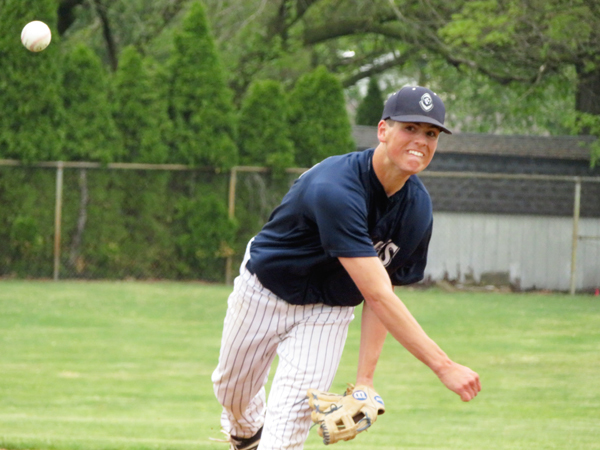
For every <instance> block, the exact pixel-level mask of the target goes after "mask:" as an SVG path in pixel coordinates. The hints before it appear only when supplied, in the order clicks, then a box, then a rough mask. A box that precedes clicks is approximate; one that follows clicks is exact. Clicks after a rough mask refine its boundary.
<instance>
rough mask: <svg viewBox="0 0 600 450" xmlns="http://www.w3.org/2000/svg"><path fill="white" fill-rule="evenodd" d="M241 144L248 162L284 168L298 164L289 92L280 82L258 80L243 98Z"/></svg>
mask: <svg viewBox="0 0 600 450" xmlns="http://www.w3.org/2000/svg"><path fill="white" fill-rule="evenodd" d="M239 117H240V119H239V124H240V125H239V138H238V146H239V149H240V162H241V164H244V165H261V166H263V165H266V166H270V167H272V168H273V169H276V170H281V169H285V168H286V167H291V166H293V165H294V149H293V144H292V141H291V139H290V130H289V123H288V121H287V117H288V104H287V96H286V94H285V92H284V90H283V87H282V85H281V83H280V82H278V81H274V80H262V81H256V82H254V83H253V84H251V85H250V87H249V89H248V94H247V95H246V97H245V98H244V100H243V102H242V107H241V110H240V116H239Z"/></svg>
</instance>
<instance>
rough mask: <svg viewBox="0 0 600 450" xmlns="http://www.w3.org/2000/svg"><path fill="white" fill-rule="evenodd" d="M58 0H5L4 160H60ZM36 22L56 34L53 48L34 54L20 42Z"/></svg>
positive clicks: (0, 11) (0, 133)
mask: <svg viewBox="0 0 600 450" xmlns="http://www.w3.org/2000/svg"><path fill="white" fill-rule="evenodd" d="M56 10H57V7H56V1H55V0H39V1H35V2H23V1H21V0H5V1H3V2H2V6H1V8H0V30H2V32H1V33H0V61H1V62H0V64H1V70H0V92H2V106H1V107H0V108H1V111H0V158H14V159H20V160H24V161H36V160H52V159H57V158H58V157H59V153H60V145H61V140H62V137H63V135H62V128H61V121H62V118H63V116H62V112H63V110H62V101H61V86H60V55H59V51H58V45H57V44H58V40H59V39H58V33H57V32H56V21H57V16H56ZM32 20H41V21H43V22H45V23H46V24H47V25H48V26H49V27H50V29H51V30H52V31H53V40H52V43H51V44H50V46H49V47H48V48H46V49H45V50H44V51H42V52H39V53H32V52H29V51H28V50H26V49H25V47H23V46H22V45H21V43H20V42H19V38H20V35H21V30H22V29H23V27H24V26H25V25H26V24H27V23H28V22H31V21H32Z"/></svg>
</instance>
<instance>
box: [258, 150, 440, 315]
mask: <svg viewBox="0 0 600 450" xmlns="http://www.w3.org/2000/svg"><path fill="white" fill-rule="evenodd" d="M373 152H374V149H369V150H365V151H362V152H354V153H348V154H346V155H340V156H333V157H330V158H327V159H325V160H324V161H322V162H321V163H319V164H317V165H316V166H314V167H313V168H311V169H310V170H309V171H307V172H305V173H304V174H303V175H302V176H300V178H298V180H296V182H295V183H294V185H293V186H292V187H291V188H290V190H289V192H288V193H287V194H286V196H285V197H284V198H283V200H282V202H281V204H280V205H279V206H278V207H277V208H276V209H275V210H274V211H273V213H272V214H271V217H270V219H269V221H268V222H267V223H266V224H265V226H264V227H263V229H262V230H261V231H260V232H259V233H258V235H257V236H256V237H255V239H254V241H253V242H252V245H251V248H250V262H249V265H248V268H249V269H250V270H251V272H253V273H254V274H256V276H257V277H258V279H259V280H260V282H261V283H262V284H263V286H265V287H266V288H268V289H269V290H270V291H272V292H273V293H275V294H276V295H277V296H279V297H281V298H282V299H284V300H285V301H287V302H289V303H292V304H296V305H304V304H310V303H325V304H327V305H333V306H356V305H358V304H360V303H361V302H362V300H363V298H362V295H361V293H360V291H359V290H358V288H357V287H356V285H355V284H354V282H353V281H352V279H351V278H350V276H349V275H348V273H347V272H346V270H345V269H344V267H343V266H342V265H341V263H340V262H339V260H338V257H362V256H379V258H380V259H381V261H382V262H383V265H384V266H385V267H386V270H387V272H388V274H389V275H390V278H391V280H392V283H393V284H394V285H405V284H410V283H415V282H417V281H420V280H422V279H423V274H424V270H425V264H426V262H427V248H428V245H429V239H430V237H431V231H432V225H433V214H432V211H431V199H430V197H429V193H428V192H427V190H426V189H425V187H424V186H423V184H422V183H421V181H420V180H419V179H418V178H417V177H416V176H411V177H410V178H409V179H408V181H407V182H406V184H405V185H404V186H403V187H402V189H400V190H399V191H398V192H396V193H395V194H394V195H392V196H391V197H388V196H387V194H386V193H385V190H384V188H383V186H382V185H381V183H380V182H379V179H378V178H377V176H376V175H375V171H374V170H373V166H372V159H373Z"/></svg>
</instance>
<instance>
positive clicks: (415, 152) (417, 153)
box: [408, 150, 423, 156]
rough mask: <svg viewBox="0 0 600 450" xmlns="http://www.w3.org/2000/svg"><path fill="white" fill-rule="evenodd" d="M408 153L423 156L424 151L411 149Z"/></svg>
mask: <svg viewBox="0 0 600 450" xmlns="http://www.w3.org/2000/svg"><path fill="white" fill-rule="evenodd" d="M408 153H410V154H411V155H415V156H423V153H421V152H418V151H416V150H409V151H408Z"/></svg>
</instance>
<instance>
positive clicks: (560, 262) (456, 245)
mask: <svg viewBox="0 0 600 450" xmlns="http://www.w3.org/2000/svg"><path fill="white" fill-rule="evenodd" d="M579 234H580V235H583V236H597V237H599V238H600V219H592V218H587V219H586V218H582V219H581V220H580V223H579ZM572 235H573V220H572V219H570V218H566V217H540V216H526V215H522V216H517V215H499V214H479V213H447V212H436V213H434V232H433V237H432V240H431V244H430V250H429V258H428V264H427V269H426V273H425V276H426V278H429V279H431V280H434V281H435V280H442V279H447V280H450V281H455V282H458V283H469V282H473V283H476V284H495V285H498V284H503V283H504V282H505V283H507V284H508V283H510V284H511V285H512V286H513V287H515V288H517V289H521V290H529V289H551V290H559V291H568V290H569V287H570V280H571V278H570V276H571V249H572ZM577 256H578V257H577V266H576V277H575V280H576V289H577V290H578V291H592V290H594V289H596V288H598V287H600V239H595V240H592V239H582V240H579V241H578V252H577Z"/></svg>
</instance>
